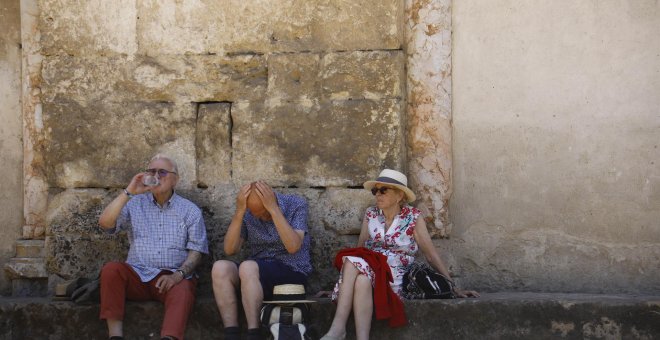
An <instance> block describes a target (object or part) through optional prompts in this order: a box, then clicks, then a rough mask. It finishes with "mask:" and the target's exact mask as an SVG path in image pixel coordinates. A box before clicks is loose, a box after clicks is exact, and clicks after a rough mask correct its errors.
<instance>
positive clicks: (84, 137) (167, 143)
mask: <svg viewBox="0 0 660 340" xmlns="http://www.w3.org/2000/svg"><path fill="white" fill-rule="evenodd" d="M44 117H45V119H44V120H45V126H46V127H47V129H48V131H49V135H48V142H49V143H48V146H47V148H46V149H45V159H46V162H47V164H48V178H49V182H50V184H51V185H52V186H55V187H60V188H75V187H125V186H126V185H127V183H129V182H130V180H131V178H132V177H133V176H134V175H135V174H136V173H137V172H139V171H141V170H142V169H143V168H144V166H146V163H147V162H148V161H149V159H151V157H152V156H153V155H154V154H156V153H159V152H160V153H165V154H168V155H170V156H171V157H173V158H174V159H176V160H177V163H178V165H179V171H180V175H181V179H180V185H181V186H183V187H189V186H190V185H192V182H193V180H194V178H195V161H194V157H195V151H194V139H195V130H194V128H195V106H194V105H193V104H183V105H175V104H171V103H153V102H125V103H121V104H120V103H113V102H95V103H90V104H82V103H79V102H75V101H71V100H61V101H54V102H50V103H47V104H46V105H45V106H44ZM118 136H123V137H122V138H118Z"/></svg>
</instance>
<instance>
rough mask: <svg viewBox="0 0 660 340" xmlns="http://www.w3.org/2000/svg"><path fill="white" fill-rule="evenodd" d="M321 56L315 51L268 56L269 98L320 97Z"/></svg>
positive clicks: (300, 98) (272, 102)
mask: <svg viewBox="0 0 660 340" xmlns="http://www.w3.org/2000/svg"><path fill="white" fill-rule="evenodd" d="M319 61H320V57H319V55H318V54H315V53H297V54H272V55H270V56H269V57H268V100H269V102H270V103H271V104H272V105H276V104H277V103H279V102H290V101H301V102H305V101H309V102H311V101H313V100H317V99H318V98H319V97H320V93H321V92H320V89H321V84H320V82H319V79H320V78H319Z"/></svg>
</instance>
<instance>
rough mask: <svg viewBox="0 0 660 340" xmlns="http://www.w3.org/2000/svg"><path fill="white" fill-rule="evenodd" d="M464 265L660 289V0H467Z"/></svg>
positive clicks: (508, 281) (519, 279)
mask: <svg viewBox="0 0 660 340" xmlns="http://www.w3.org/2000/svg"><path fill="white" fill-rule="evenodd" d="M453 16H454V20H453V24H454V49H453V51H454V52H453V53H454V54H453V62H454V72H453V83H454V88H453V93H454V104H453V119H454V121H453V122H454V130H453V131H454V153H453V154H454V178H453V180H454V181H453V185H454V195H453V196H452V199H451V201H450V202H451V206H450V209H449V210H450V214H451V218H452V222H453V223H454V230H453V232H452V240H451V244H450V245H447V247H446V248H447V250H448V251H450V252H451V253H452V254H454V260H453V262H454V263H457V265H458V266H460V268H461V270H460V271H461V272H464V273H466V274H468V275H466V276H465V279H466V280H468V281H469V283H470V284H472V285H474V286H479V287H483V288H487V289H489V290H534V291H583V292H634V293H638V292H645V293H656V294H657V293H658V292H660V271H659V270H658V263H660V166H659V163H658V162H659V161H660V96H659V95H658V94H659V93H660V55H659V54H658V53H659V52H658V51H660V35H659V34H658V32H660V2H658V1H653V0H639V1H632V0H629V1H569V0H563V1H534V2H520V1H508V0H497V1H488V2H484V1H477V0H469V1H455V2H454V14H453Z"/></svg>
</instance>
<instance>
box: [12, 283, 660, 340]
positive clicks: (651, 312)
mask: <svg viewBox="0 0 660 340" xmlns="http://www.w3.org/2000/svg"><path fill="white" fill-rule="evenodd" d="M317 301H318V302H317V303H314V304H312V317H313V320H312V323H311V324H310V325H309V326H310V327H309V328H310V335H312V339H318V338H319V337H320V336H321V335H322V334H323V333H324V332H325V331H326V330H327V329H328V327H329V326H330V323H331V321H332V316H333V313H334V310H335V307H334V305H333V304H332V303H331V302H330V301H328V300H327V299H322V300H317ZM405 307H406V314H407V316H408V319H409V324H408V325H407V326H405V327H402V328H396V329H391V328H389V327H387V324H386V322H384V321H374V322H373V323H372V332H371V338H372V339H380V340H388V339H397V340H408V339H410V340H413V339H414V340H424V339H660V296H619V295H617V296H613V295H589V294H547V293H491V294H483V295H482V297H481V298H478V299H457V300H424V301H406V302H405ZM98 313H99V306H98V304H95V305H89V306H79V305H75V304H73V303H71V302H53V301H51V300H50V299H47V298H23V299H17V298H0V325H2V327H0V339H103V338H106V336H107V333H106V332H107V331H106V326H105V323H104V322H103V321H101V320H99V319H98V315H99V314H98ZM162 317H163V308H162V305H161V304H160V303H156V302H143V303H135V302H130V303H128V304H127V306H126V318H125V320H124V327H125V328H124V330H125V335H126V338H127V339H158V338H159V330H160V324H161V320H162ZM348 326H349V329H348V334H349V335H348V337H347V339H349V340H350V339H354V338H355V336H354V328H353V320H352V318H351V319H349V323H348ZM222 338H223V337H222V324H221V322H220V317H219V314H218V310H217V308H216V305H215V302H214V301H213V299H212V298H211V297H201V298H198V300H197V301H196V303H195V306H194V309H193V313H192V315H191V318H190V320H189V322H188V328H187V332H186V339H222Z"/></svg>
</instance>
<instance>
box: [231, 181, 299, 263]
mask: <svg viewBox="0 0 660 340" xmlns="http://www.w3.org/2000/svg"><path fill="white" fill-rule="evenodd" d="M275 197H277V204H278V205H279V206H280V210H282V214H283V215H284V218H285V219H286V220H287V222H289V224H290V225H291V227H292V228H293V229H294V230H302V231H304V232H305V236H304V238H303V244H302V247H300V249H299V250H298V251H297V252H296V253H294V254H289V252H288V251H287V250H286V248H285V247H284V243H282V240H281V239H280V235H279V234H278V233H277V229H276V228H275V223H273V221H262V220H260V219H259V218H257V217H255V216H254V215H252V213H251V212H250V210H249V209H248V210H247V211H246V212H245V215H244V216H243V226H242V228H241V237H242V238H243V239H244V240H246V241H247V243H248V246H249V248H250V256H249V258H250V259H253V260H256V259H275V260H278V261H280V262H282V263H284V264H285V265H287V266H288V267H289V268H291V269H292V270H293V271H296V272H299V273H303V274H305V275H309V274H310V273H311V272H312V264H311V259H310V255H309V250H310V238H309V230H308V228H307V201H305V199H304V198H302V197H300V196H296V195H284V194H280V193H275Z"/></svg>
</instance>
